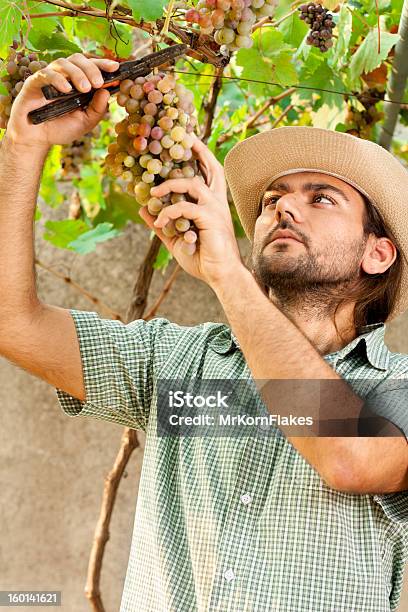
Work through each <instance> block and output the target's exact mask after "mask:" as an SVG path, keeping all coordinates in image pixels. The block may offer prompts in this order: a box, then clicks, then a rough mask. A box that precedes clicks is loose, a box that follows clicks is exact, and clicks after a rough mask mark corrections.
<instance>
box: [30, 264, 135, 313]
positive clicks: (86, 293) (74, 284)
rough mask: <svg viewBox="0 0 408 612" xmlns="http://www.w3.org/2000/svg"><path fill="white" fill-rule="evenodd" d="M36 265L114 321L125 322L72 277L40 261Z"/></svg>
mask: <svg viewBox="0 0 408 612" xmlns="http://www.w3.org/2000/svg"><path fill="white" fill-rule="evenodd" d="M35 264H36V265H37V266H39V267H40V268H42V269H43V270H46V271H47V272H49V273H50V274H53V275H54V276H56V277H57V278H60V279H61V280H63V281H64V282H65V283H67V285H70V286H71V287H72V288H73V289H74V290H75V291H78V293H81V294H82V295H83V296H85V297H86V299H87V300H89V301H90V302H92V304H95V305H96V306H97V307H98V308H100V309H101V310H105V312H106V313H109V315H110V316H111V317H112V318H113V319H115V320H118V321H122V322H123V319H122V317H121V316H120V314H118V313H117V312H115V311H114V310H112V308H110V307H109V306H108V305H107V304H105V303H104V302H102V300H100V299H99V298H98V297H96V296H95V295H93V294H92V293H90V292H89V291H87V289H84V288H83V287H81V285H79V284H78V283H77V282H76V281H74V280H72V278H71V277H70V276H68V275H66V274H62V272H58V271H57V270H55V269H54V268H51V267H50V266H47V265H46V264H45V263H44V262H42V261H40V260H39V259H35Z"/></svg>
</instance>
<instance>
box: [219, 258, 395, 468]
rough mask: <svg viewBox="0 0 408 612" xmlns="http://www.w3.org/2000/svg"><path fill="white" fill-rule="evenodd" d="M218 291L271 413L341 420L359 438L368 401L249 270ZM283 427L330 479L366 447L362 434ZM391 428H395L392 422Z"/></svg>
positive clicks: (231, 276) (230, 278) (238, 272)
mask: <svg viewBox="0 0 408 612" xmlns="http://www.w3.org/2000/svg"><path fill="white" fill-rule="evenodd" d="M213 289H214V291H215V293H216V295H217V297H218V299H219V301H220V303H221V305H222V307H223V309H224V312H225V314H226V316H227V318H228V320H229V322H230V324H231V328H232V330H233V332H234V333H235V335H236V336H237V338H238V341H239V343H240V346H241V349H242V352H243V354H244V356H245V359H246V362H247V364H248V366H249V368H250V370H251V373H252V377H253V378H254V380H255V381H256V382H259V385H260V387H261V392H260V394H261V397H262V400H263V402H264V403H265V405H266V407H267V409H268V411H269V412H270V413H272V414H275V415H284V416H289V415H291V414H292V415H296V416H308V415H310V416H312V417H313V418H314V419H318V420H321V422H322V423H325V422H328V421H330V419H334V418H335V419H338V435H339V436H341V435H343V436H353V435H355V436H357V435H358V434H357V433H352V431H353V428H355V429H356V431H357V423H358V420H359V415H360V412H361V409H362V406H363V404H364V402H363V401H362V400H361V398H359V397H358V396H357V395H356V394H355V393H354V392H353V390H352V389H351V388H350V386H349V385H348V384H347V382H346V381H345V380H343V379H342V378H341V377H340V376H339V375H338V374H337V373H336V372H335V371H334V369H333V368H332V367H331V366H330V365H329V364H328V363H327V362H326V361H325V360H324V359H323V357H322V356H321V355H320V354H319V353H318V352H317V350H316V349H315V348H314V346H313V345H312V344H311V343H310V342H309V340H308V339H307V338H306V337H305V336H304V334H303V333H302V332H301V331H300V330H299V329H298V328H297V327H296V326H295V325H294V324H293V323H292V322H291V321H290V320H289V319H288V318H287V317H286V316H285V315H284V314H283V313H282V312H281V311H280V310H279V309H278V308H277V307H276V306H275V305H274V304H273V302H271V301H270V300H269V299H268V298H267V297H266V296H265V295H264V294H263V293H262V291H261V290H260V288H259V286H258V285H257V283H256V281H255V279H254V278H253V276H252V275H251V273H250V272H249V270H247V269H246V268H245V267H244V266H242V267H239V268H238V269H237V270H236V271H234V272H232V273H231V274H229V275H228V279H227V280H226V282H224V283H219V284H218V286H217V287H213ZM326 381H327V382H326ZM265 383H266V384H265ZM366 412H367V411H366ZM342 426H343V427H346V428H348V433H343V434H341V433H340V432H341V427H342ZM279 427H280V429H281V430H282V431H283V433H284V434H285V435H286V437H287V439H288V440H289V441H290V442H291V443H292V444H293V446H294V447H295V448H296V449H297V450H298V451H299V452H300V453H301V454H302V455H303V456H304V457H305V458H306V459H307V460H308V461H309V463H311V464H312V465H313V466H314V467H315V469H317V471H318V472H319V473H320V475H321V476H322V477H323V478H325V479H326V480H330V479H331V478H332V476H333V474H334V473H338V472H339V471H341V470H342V469H345V468H346V469H351V468H352V466H353V462H354V460H355V458H356V457H357V456H358V454H359V453H360V454H361V453H362V452H363V450H364V448H366V446H365V445H364V444H363V443H362V438H358V437H316V433H317V431H318V428H316V427H314V428H313V427H312V428H308V427H306V426H304V427H299V428H298V429H297V430H295V428H294V427H293V426H289V427H288V426H282V425H279ZM390 427H393V428H395V426H393V425H392V424H391V423H390ZM395 429H396V428H395ZM323 435H325V436H335V435H336V434H334V433H331V434H323Z"/></svg>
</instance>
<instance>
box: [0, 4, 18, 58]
mask: <svg viewBox="0 0 408 612" xmlns="http://www.w3.org/2000/svg"><path fill="white" fill-rule="evenodd" d="M21 19H22V11H21V9H19V8H17V6H16V3H15V2H10V0H1V3H0V55H1V56H2V57H5V56H6V55H7V48H8V47H9V46H10V45H11V44H12V42H13V39H14V38H18V33H19V32H20V28H21Z"/></svg>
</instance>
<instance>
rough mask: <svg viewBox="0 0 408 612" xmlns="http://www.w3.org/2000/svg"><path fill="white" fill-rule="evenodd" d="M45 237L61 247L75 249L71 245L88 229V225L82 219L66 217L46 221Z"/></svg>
mask: <svg viewBox="0 0 408 612" xmlns="http://www.w3.org/2000/svg"><path fill="white" fill-rule="evenodd" d="M45 229H46V230H48V231H47V232H44V234H43V238H44V239H45V240H48V242H51V244H53V245H54V246H56V247H58V248H60V249H70V250H73V249H72V248H71V247H70V246H69V245H70V243H71V242H72V241H74V240H76V239H77V238H78V237H79V236H80V235H81V234H84V233H85V232H87V231H88V229H89V228H88V226H87V224H86V223H85V221H82V220H81V219H64V220H63V221H46V222H45Z"/></svg>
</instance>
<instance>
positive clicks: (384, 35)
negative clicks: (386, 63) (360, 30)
mask: <svg viewBox="0 0 408 612" xmlns="http://www.w3.org/2000/svg"><path fill="white" fill-rule="evenodd" d="M377 37H378V33H377V30H375V29H372V30H370V32H369V33H368V35H367V36H366V38H365V39H364V41H363V42H362V44H361V45H360V46H359V48H358V49H357V51H356V52H355V53H354V55H353V57H352V58H351V62H350V77H351V79H352V80H353V82H356V81H357V79H358V77H359V76H360V75H361V74H362V73H363V72H365V73H367V72H371V71H372V70H374V68H377V66H379V65H380V64H381V62H382V61H383V60H385V58H386V57H387V56H388V53H389V52H390V50H391V49H392V47H393V46H394V45H395V44H396V43H397V42H398V40H399V38H400V36H399V34H390V32H381V37H380V38H381V46H380V53H378V47H377V45H378V38H377Z"/></svg>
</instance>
